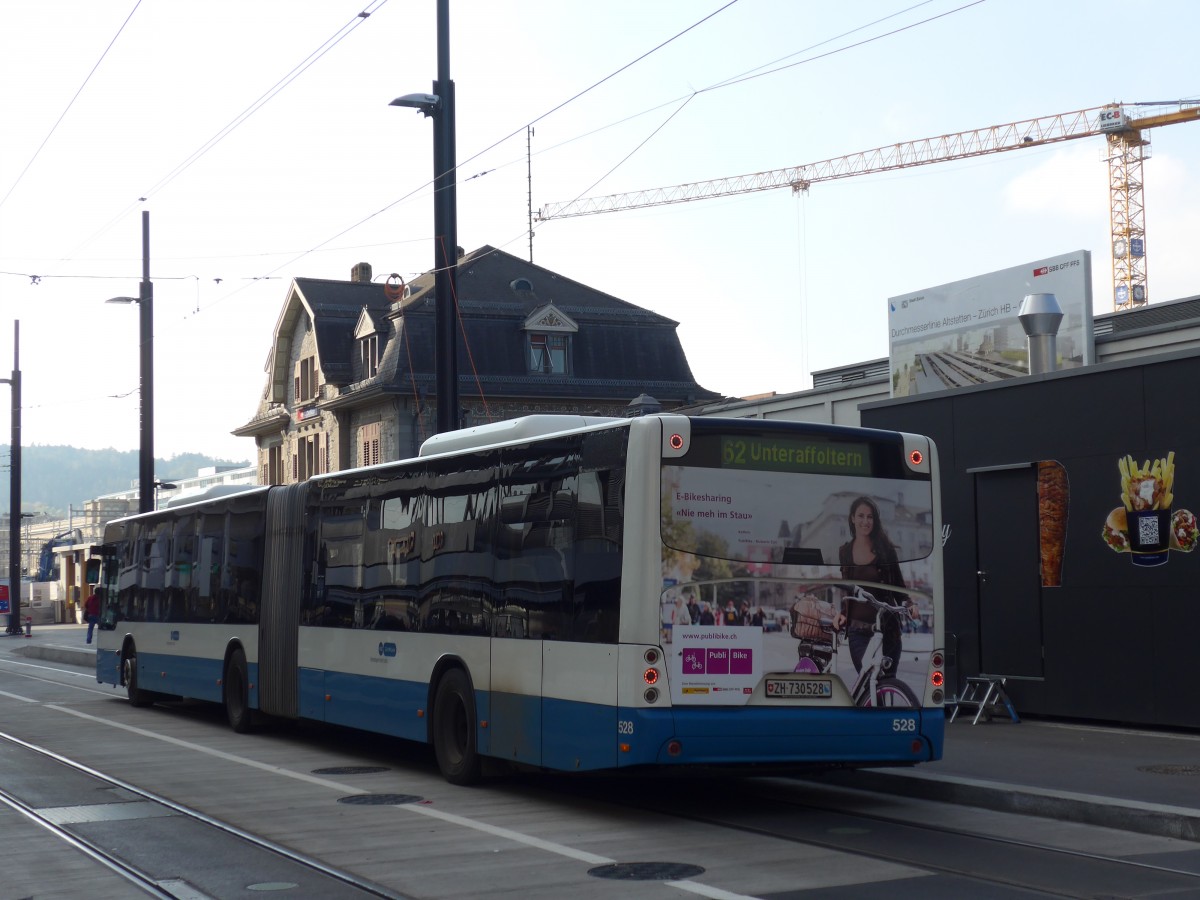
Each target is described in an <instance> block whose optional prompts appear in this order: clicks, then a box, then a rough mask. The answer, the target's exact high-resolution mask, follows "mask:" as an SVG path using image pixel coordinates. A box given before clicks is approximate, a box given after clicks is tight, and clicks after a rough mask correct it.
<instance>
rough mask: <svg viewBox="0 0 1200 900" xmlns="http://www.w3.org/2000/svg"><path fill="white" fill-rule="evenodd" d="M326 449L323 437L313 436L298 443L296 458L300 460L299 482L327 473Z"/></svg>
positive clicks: (297, 478) (297, 475) (301, 439)
mask: <svg viewBox="0 0 1200 900" xmlns="http://www.w3.org/2000/svg"><path fill="white" fill-rule="evenodd" d="M324 451H325V448H324V446H323V440H322V436H321V435H320V434H312V435H309V436H308V437H302V438H299V439H298V440H297V441H296V458H297V459H298V460H299V464H298V471H297V474H296V480H297V481H306V480H307V479H309V478H312V477H313V476H314V475H320V474H321V473H322V472H324V471H325V452H324Z"/></svg>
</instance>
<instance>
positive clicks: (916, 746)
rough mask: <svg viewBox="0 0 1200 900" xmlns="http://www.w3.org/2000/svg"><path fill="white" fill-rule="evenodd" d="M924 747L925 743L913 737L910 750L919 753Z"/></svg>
mask: <svg viewBox="0 0 1200 900" xmlns="http://www.w3.org/2000/svg"><path fill="white" fill-rule="evenodd" d="M924 749H925V745H924V744H923V743H921V742H920V741H918V740H916V739H915V738H914V739H913V742H912V752H913V753H920V752H921V751H922V750H924Z"/></svg>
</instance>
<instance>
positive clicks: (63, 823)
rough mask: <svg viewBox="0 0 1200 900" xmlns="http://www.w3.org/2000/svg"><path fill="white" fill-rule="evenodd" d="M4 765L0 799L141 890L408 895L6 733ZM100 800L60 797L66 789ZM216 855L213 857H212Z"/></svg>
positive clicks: (177, 899) (180, 899) (353, 897)
mask: <svg viewBox="0 0 1200 900" xmlns="http://www.w3.org/2000/svg"><path fill="white" fill-rule="evenodd" d="M0 745H2V746H3V753H4V758H5V762H6V767H7V774H8V778H7V779H6V784H5V785H4V786H3V787H0V803H3V804H4V805H5V806H7V807H8V808H9V809H11V810H13V811H14V812H17V813H19V814H20V815H21V816H23V817H24V818H25V819H26V820H27V821H29V822H31V823H33V824H34V825H36V826H38V827H40V828H41V829H43V830H44V831H45V832H46V833H48V834H50V835H52V836H54V837H55V838H57V839H58V840H59V841H61V842H62V843H63V844H64V845H66V846H70V847H73V848H74V849H76V850H78V851H80V852H81V853H83V854H85V855H86V856H88V857H89V858H90V859H92V860H93V861H95V862H96V864H98V865H100V866H103V867H104V868H106V869H108V870H109V871H110V872H112V873H114V874H116V875H117V876H118V877H120V878H121V879H123V880H124V881H125V882H126V883H127V884H128V885H130V886H131V887H135V888H137V889H139V890H140V891H141V892H142V893H144V894H146V895H148V896H151V897H158V898H166V900H203V898H208V897H221V896H225V895H227V889H228V887H229V886H230V885H233V884H235V883H236V884H238V885H239V890H247V889H250V890H264V889H268V888H267V887H264V886H269V889H271V890H284V889H286V890H288V891H289V892H292V891H294V892H292V893H290V894H289V895H290V896H304V897H321V898H330V900H343V898H345V900H359V898H367V897H378V898H387V900H404V895H402V894H398V893H396V892H395V891H392V890H389V889H387V888H385V887H382V886H380V885H377V884H374V883H372V882H369V881H367V880H365V879H363V878H360V877H359V876H356V875H354V874H353V873H350V872H346V871H343V870H340V869H337V868H334V867H332V866H330V865H328V864H326V863H324V862H321V861H320V860H317V859H313V858H311V857H308V856H306V855H304V854H301V853H298V852H296V851H294V850H291V849H290V848H287V847H284V846H281V845H279V844H276V843H273V842H271V841H269V840H267V839H265V838H263V837H261V836H258V835H254V834H251V833H249V832H246V831H244V830H242V829H240V828H237V827H236V826H233V825H230V824H229V823H226V822H222V821H220V820H219V819H217V818H214V817H213V816H210V815H207V814H205V813H201V812H199V811H197V810H194V809H190V808H188V807H186V806H184V805H182V804H180V803H177V802H175V801H173V800H170V799H168V798H166V797H162V796H159V795H157V794H154V793H152V792H150V791H147V790H144V789H142V788H139V787H137V786H135V785H133V784H130V783H129V782H127V781H124V780H121V779H119V778H116V777H114V776H111V775H107V774H104V773H102V772H100V771H98V770H97V769H95V768H93V767H91V766H88V765H85V764H83V763H81V762H79V761H77V760H72V759H69V758H67V757H65V756H63V755H61V754H59V753H55V752H53V751H51V750H48V749H46V748H43V747H38V746H36V745H34V744H31V743H29V742H27V741H24V740H22V739H21V738H18V737H16V736H14V735H11V734H6V733H3V732H0ZM97 796H99V797H101V798H103V799H102V800H101V801H100V802H90V803H84V804H80V803H78V802H73V803H71V804H69V805H59V803H57V802H56V800H59V799H61V798H64V797H70V798H72V799H73V800H77V799H78V798H82V797H97ZM214 861H216V864H215V865H214Z"/></svg>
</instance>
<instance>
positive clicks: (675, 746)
mask: <svg viewBox="0 0 1200 900" xmlns="http://www.w3.org/2000/svg"><path fill="white" fill-rule="evenodd" d="M682 755H683V744H681V743H680V742H679V741H671V742H670V743H668V744H667V756H682Z"/></svg>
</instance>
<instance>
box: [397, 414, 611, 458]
mask: <svg viewBox="0 0 1200 900" xmlns="http://www.w3.org/2000/svg"><path fill="white" fill-rule="evenodd" d="M628 421H630V420H629V419H624V418H617V417H615V416H578V415H538V416H522V417H521V418H519V419H506V420H505V421H503V422H491V423H489V424H487V425H475V426H473V427H471V428H462V429H459V430H458V431H445V432H443V433H441V434H435V435H434V436H433V437H431V438H427V439H426V440H425V442H424V443H423V444H421V449H420V451H419V454H418V455H420V456H433V455H435V454H440V453H454V452H457V451H460V450H471V449H474V448H476V447H490V446H492V445H494V444H507V443H510V442H512V441H521V440H528V439H531V438H538V437H545V436H546V435H550V434H559V433H561V432H564V431H577V430H578V429H581V428H588V427H592V426H597V425H611V424H613V423H615V422H628Z"/></svg>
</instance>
